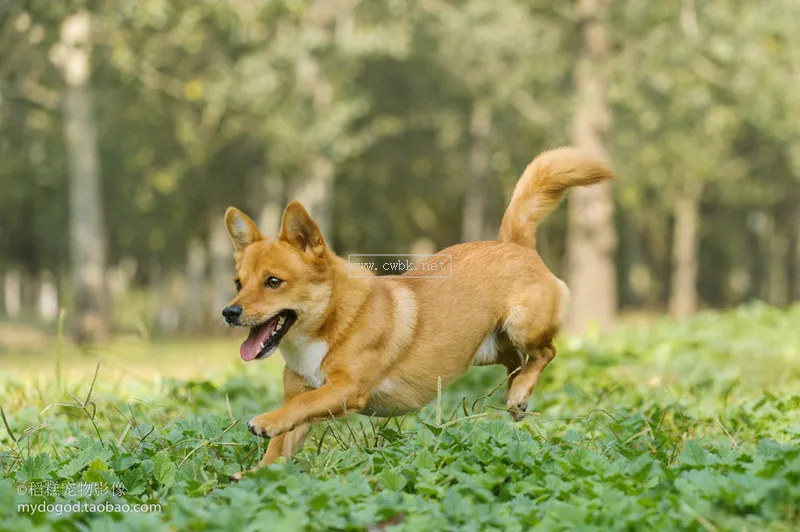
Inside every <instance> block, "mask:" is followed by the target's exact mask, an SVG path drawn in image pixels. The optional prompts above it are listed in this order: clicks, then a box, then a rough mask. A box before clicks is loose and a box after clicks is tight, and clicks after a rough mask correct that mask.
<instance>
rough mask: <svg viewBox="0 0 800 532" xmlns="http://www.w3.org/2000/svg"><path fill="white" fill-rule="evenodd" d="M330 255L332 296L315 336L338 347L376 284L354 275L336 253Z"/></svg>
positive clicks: (368, 279) (369, 279) (370, 279)
mask: <svg viewBox="0 0 800 532" xmlns="http://www.w3.org/2000/svg"><path fill="white" fill-rule="evenodd" d="M330 255H331V256H330V257H329V264H330V265H331V270H332V272H331V278H332V282H331V295H330V300H329V301H328V308H327V309H326V311H325V314H324V315H323V317H322V320H321V323H320V326H319V328H318V329H317V333H316V334H315V336H316V337H317V338H319V339H322V340H324V341H326V342H327V343H328V345H329V346H334V345H337V344H339V343H341V341H342V340H343V339H344V338H345V337H346V336H347V334H348V331H349V330H350V328H351V327H352V325H353V323H354V322H355V320H356V317H357V316H358V314H359V313H360V312H362V311H363V308H364V306H365V305H366V304H367V301H368V300H369V297H370V295H371V293H372V291H373V290H374V288H375V284H374V281H373V279H372V278H369V277H367V278H362V277H359V278H355V277H350V275H349V265H348V263H347V261H346V260H345V259H343V258H341V257H338V256H336V255H334V254H333V252H330Z"/></svg>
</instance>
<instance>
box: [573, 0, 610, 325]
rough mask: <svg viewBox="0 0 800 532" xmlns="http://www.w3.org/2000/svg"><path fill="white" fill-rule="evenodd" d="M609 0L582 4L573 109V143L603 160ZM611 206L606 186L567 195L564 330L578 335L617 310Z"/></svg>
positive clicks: (606, 125) (607, 124)
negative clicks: (566, 318) (569, 300)
mask: <svg viewBox="0 0 800 532" xmlns="http://www.w3.org/2000/svg"><path fill="white" fill-rule="evenodd" d="M609 7H610V1H609V0H581V1H580V4H579V10H580V13H581V16H582V30H581V31H582V38H583V45H582V48H581V52H580V56H579V57H578V64H577V66H576V72H575V85H576V90H577V98H578V102H577V108H576V112H575V116H574V120H573V140H574V142H575V145H576V146H577V147H578V148H581V149H582V150H584V151H585V152H587V153H589V154H591V155H593V156H595V157H599V158H601V159H605V160H608V153H607V152H606V149H605V146H604V144H603V136H604V134H605V133H606V132H607V131H608V129H609V127H610V125H611V114H610V111H609V109H608V105H607V102H606V99H605V81H604V80H603V78H602V75H601V72H603V70H604V69H605V60H606V56H607V54H608V38H607V33H606V28H605V27H604V25H603V22H602V19H603V18H604V17H605V14H606V12H607V11H608V9H609ZM616 242H617V236H616V232H615V229H614V201H613V197H612V194H611V185H610V184H609V183H602V184H599V185H594V186H591V187H586V188H576V189H574V190H572V191H571V192H570V199H569V232H568V235H567V255H568V262H569V263H568V267H567V284H568V285H569V287H570V289H571V291H572V309H571V313H570V317H569V323H568V329H569V330H571V331H572V332H576V333H580V332H583V331H585V330H586V328H587V327H588V326H589V325H590V324H594V323H596V324H597V325H598V326H599V327H600V329H601V330H607V329H609V328H610V327H611V325H612V324H613V322H614V315H615V313H616V308H617V288H616V284H617V283H616V272H615V269H614V252H615V249H616Z"/></svg>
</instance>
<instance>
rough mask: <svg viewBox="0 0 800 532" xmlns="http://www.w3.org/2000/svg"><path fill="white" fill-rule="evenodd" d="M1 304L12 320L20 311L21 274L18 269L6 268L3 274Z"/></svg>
mask: <svg viewBox="0 0 800 532" xmlns="http://www.w3.org/2000/svg"><path fill="white" fill-rule="evenodd" d="M3 306H4V307H5V310H6V315H8V317H9V318H11V319H12V320H13V319H16V318H18V317H19V315H20V312H22V274H20V272H19V270H8V271H7V272H6V273H5V275H4V276H3Z"/></svg>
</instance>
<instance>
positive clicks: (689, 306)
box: [669, 183, 702, 318]
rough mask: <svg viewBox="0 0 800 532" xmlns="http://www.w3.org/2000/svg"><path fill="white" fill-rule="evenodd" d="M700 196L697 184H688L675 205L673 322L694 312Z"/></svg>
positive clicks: (699, 188) (699, 187) (670, 297)
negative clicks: (674, 318) (674, 319)
mask: <svg viewBox="0 0 800 532" xmlns="http://www.w3.org/2000/svg"><path fill="white" fill-rule="evenodd" d="M701 193H702V188H701V186H700V185H699V184H697V183H687V185H686V187H685V188H684V190H683V191H682V193H681V195H680V197H679V198H678V199H677V201H676V202H675V230H674V234H673V242H672V286H671V291H670V295H669V311H670V314H672V315H673V316H674V317H676V318H686V317H688V316H691V315H692V314H694V313H695V312H696V311H697V253H698V249H699V237H698V226H699V222H700V216H699V211H700V196H701Z"/></svg>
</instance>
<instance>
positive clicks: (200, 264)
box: [185, 239, 222, 332]
mask: <svg viewBox="0 0 800 532" xmlns="http://www.w3.org/2000/svg"><path fill="white" fill-rule="evenodd" d="M186 251H187V257H186V299H185V302H186V307H185V308H186V310H185V316H186V321H185V325H186V330H188V331H192V332H196V331H201V330H203V326H204V325H205V321H206V320H205V318H206V313H205V312H204V309H205V308H206V297H205V296H206V249H205V246H204V245H203V243H202V242H201V241H199V240H194V239H193V240H190V241H189V246H188V249H187V250H186ZM221 310H222V309H220V311H221Z"/></svg>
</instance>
